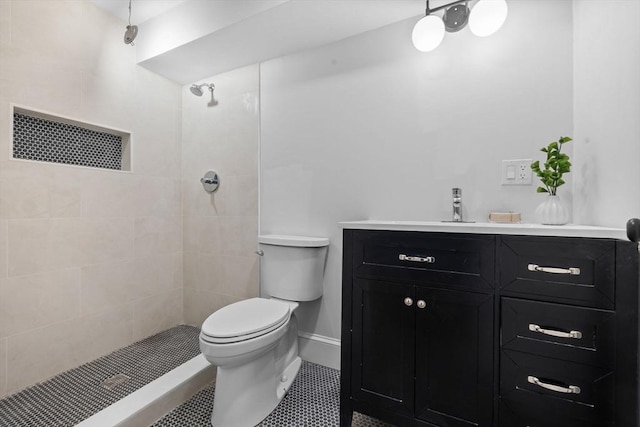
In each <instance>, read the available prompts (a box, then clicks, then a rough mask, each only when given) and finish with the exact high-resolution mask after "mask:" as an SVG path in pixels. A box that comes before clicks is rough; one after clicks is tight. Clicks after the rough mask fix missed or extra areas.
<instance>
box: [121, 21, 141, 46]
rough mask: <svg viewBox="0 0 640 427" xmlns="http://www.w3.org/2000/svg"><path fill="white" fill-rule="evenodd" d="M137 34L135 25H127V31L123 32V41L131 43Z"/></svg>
mask: <svg viewBox="0 0 640 427" xmlns="http://www.w3.org/2000/svg"><path fill="white" fill-rule="evenodd" d="M137 35H138V26H137V25H127V31H125V32H124V43H125V44H130V45H133V41H134V40H135V39H136V36H137Z"/></svg>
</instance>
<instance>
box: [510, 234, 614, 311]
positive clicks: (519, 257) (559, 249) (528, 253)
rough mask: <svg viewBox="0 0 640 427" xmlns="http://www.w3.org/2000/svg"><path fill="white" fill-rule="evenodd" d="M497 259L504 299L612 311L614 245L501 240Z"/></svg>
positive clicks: (588, 241) (544, 239) (607, 242)
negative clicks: (524, 298)
mask: <svg viewBox="0 0 640 427" xmlns="http://www.w3.org/2000/svg"><path fill="white" fill-rule="evenodd" d="M499 257H500V259H499V261H500V269H501V275H500V287H501V288H502V292H503V293H508V294H520V295H526V296H532V295H539V296H544V297H545V299H548V300H551V301H556V302H570V303H572V304H578V305H584V306H592V307H601V308H609V309H612V308H614V287H615V243H614V242H613V241H610V240H604V239H603V240H599V239H582V238H581V239H577V238H549V237H542V238H541V237H502V238H501V243H500V249H499Z"/></svg>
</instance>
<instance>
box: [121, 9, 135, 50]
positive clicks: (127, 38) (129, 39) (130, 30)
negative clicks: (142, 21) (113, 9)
mask: <svg viewBox="0 0 640 427" xmlns="http://www.w3.org/2000/svg"><path fill="white" fill-rule="evenodd" d="M137 35H138V26H137V25H131V0H129V25H127V31H125V32H124V43H125V44H130V45H131V46H133V41H134V40H135V39H136V36H137Z"/></svg>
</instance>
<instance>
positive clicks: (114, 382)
mask: <svg viewBox="0 0 640 427" xmlns="http://www.w3.org/2000/svg"><path fill="white" fill-rule="evenodd" d="M130 379H131V377H130V376H127V375H125V374H117V375H114V376H112V377H111V378H107V379H106V380H104V381H102V384H101V385H102V387H104V388H106V389H107V390H113V389H114V388H116V387H118V386H119V385H122V384H124V383H126V382H127V381H129V380H130Z"/></svg>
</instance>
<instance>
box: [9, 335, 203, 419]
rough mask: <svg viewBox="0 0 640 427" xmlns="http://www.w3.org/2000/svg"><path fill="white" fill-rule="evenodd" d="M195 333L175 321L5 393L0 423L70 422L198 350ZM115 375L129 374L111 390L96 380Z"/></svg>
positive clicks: (130, 390)
mask: <svg viewBox="0 0 640 427" xmlns="http://www.w3.org/2000/svg"><path fill="white" fill-rule="evenodd" d="M199 333H200V329H198V328H195V327H193V326H185V325H181V326H176V327H174V328H171V329H168V330H166V331H163V332H160V333H159V334H156V335H153V336H151V337H149V338H145V339H143V340H141V341H138V342H136V343H133V344H131V345H130V346H127V347H124V348H122V349H120V350H117V351H115V352H113V353H111V354H108V355H106V356H103V357H101V358H99V359H96V360H94V361H92V362H89V363H86V364H84V365H81V366H79V367H77V368H74V369H71V370H69V371H66V372H63V373H61V374H59V375H57V376H55V377H53V378H51V379H49V380H47V381H44V382H42V383H39V384H37V385H34V386H33V387H29V388H27V389H25V390H22V391H20V392H18V393H16V394H14V395H11V396H8V397H6V398H4V399H2V400H0V426H2V427H63V426H64V427H66V426H73V425H75V424H77V423H79V422H80V421H82V420H84V419H87V418H89V417H90V416H91V415H93V414H95V413H97V412H100V411H101V410H102V409H104V408H106V407H107V406H109V405H111V404H112V403H114V402H117V401H118V400H120V399H122V398H123V397H125V396H126V395H128V394H130V393H132V392H134V391H136V390H137V389H139V388H140V387H142V386H144V385H146V384H149V383H150V382H151V381H153V380H155V379H156V378H158V377H160V376H162V375H164V374H166V373H167V372H169V371H170V370H172V369H173V368H175V367H177V366H180V365H181V364H183V363H184V362H186V361H188V360H190V359H191V358H193V357H195V356H197V355H198V354H200V347H199V344H198V334H199ZM117 374H124V375H127V376H128V377H130V379H129V380H128V381H126V382H125V383H123V384H120V385H118V386H115V387H113V388H112V389H111V390H109V389H107V388H105V387H103V386H102V385H101V384H102V382H103V381H104V380H106V379H108V378H111V377H113V376H114V375H117ZM105 427H107V426H105Z"/></svg>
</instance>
